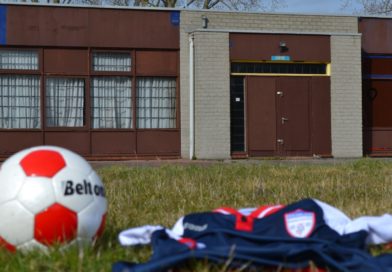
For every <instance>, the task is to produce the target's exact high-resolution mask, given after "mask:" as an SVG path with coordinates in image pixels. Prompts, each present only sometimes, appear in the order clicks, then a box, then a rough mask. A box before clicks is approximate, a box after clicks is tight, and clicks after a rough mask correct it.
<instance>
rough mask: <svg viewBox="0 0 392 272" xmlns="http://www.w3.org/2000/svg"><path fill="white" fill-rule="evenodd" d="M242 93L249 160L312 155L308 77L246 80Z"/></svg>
mask: <svg viewBox="0 0 392 272" xmlns="http://www.w3.org/2000/svg"><path fill="white" fill-rule="evenodd" d="M246 90H247V92H246V96H247V111H246V114H247V140H248V143H247V147H248V154H249V155H250V156H309V155H312V145H311V79H310V78H309V77H247V78H246Z"/></svg>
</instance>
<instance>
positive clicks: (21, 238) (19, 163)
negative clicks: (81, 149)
mask: <svg viewBox="0 0 392 272" xmlns="http://www.w3.org/2000/svg"><path fill="white" fill-rule="evenodd" d="M106 212H107V200H106V198H105V190H104V187H103V184H102V182H101V179H100V178H99V176H98V175H97V174H96V173H95V171H94V170H93V169H92V168H91V166H90V165H89V164H88V162H87V161H86V160H84V159H83V158H82V157H80V156H79V155H77V154H75V153H73V152H71V151H69V150H67V149H64V148H60V147H55V146H38V147H33V148H29V149H26V150H23V151H20V152H18V153H16V154H14V155H13V156H11V157H10V158H8V159H7V160H6V161H5V162H4V163H3V164H2V165H1V169H0V246H3V247H5V248H7V249H8V250H10V251H15V250H30V249H32V248H37V247H38V248H42V249H47V248H48V247H49V246H52V245H69V244H73V243H77V242H79V241H80V242H83V241H89V242H91V241H94V240H95V239H96V238H98V237H99V236H100V235H101V234H102V232H103V228H104V225H105V217H106Z"/></svg>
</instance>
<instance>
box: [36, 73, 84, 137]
mask: <svg viewBox="0 0 392 272" xmlns="http://www.w3.org/2000/svg"><path fill="white" fill-rule="evenodd" d="M48 78H72V79H82V80H83V81H84V110H83V120H84V125H83V126H80V127H65V126H64V127H61V126H59V127H52V126H48V125H47V113H46V94H47V89H46V80H47V79H48ZM41 82H43V84H42V85H44V86H42V88H44V90H45V91H44V92H43V95H42V100H43V103H44V104H43V106H42V111H43V120H42V123H43V130H44V131H86V130H88V129H89V125H90V116H89V115H88V114H87V113H88V111H89V110H90V98H89V77H88V76H80V75H78V76H74V75H57V74H56V75H44V76H43V77H42V81H41Z"/></svg>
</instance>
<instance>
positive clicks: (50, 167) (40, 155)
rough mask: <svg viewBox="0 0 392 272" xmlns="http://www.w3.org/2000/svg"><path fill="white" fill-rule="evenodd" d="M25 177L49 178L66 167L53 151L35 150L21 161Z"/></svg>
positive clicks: (58, 155)
mask: <svg viewBox="0 0 392 272" xmlns="http://www.w3.org/2000/svg"><path fill="white" fill-rule="evenodd" d="M20 165H21V166H22V169H23V171H24V172H25V173H26V175H27V176H33V177H47V178H51V177H53V176H54V175H56V173H57V172H59V171H60V170H61V169H63V168H64V167H65V165H66V163H65V160H64V158H63V157H62V156H61V154H60V153H58V152H56V151H53V150H36V151H33V152H31V153H29V154H27V155H26V156H25V157H24V158H23V159H22V160H21V161H20Z"/></svg>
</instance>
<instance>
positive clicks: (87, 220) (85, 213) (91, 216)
mask: <svg viewBox="0 0 392 272" xmlns="http://www.w3.org/2000/svg"><path fill="white" fill-rule="evenodd" d="M106 212H107V201H106V199H105V198H99V199H96V200H94V202H93V203H91V204H90V205H89V206H88V207H87V208H85V209H84V210H82V211H81V212H79V213H78V237H82V238H86V239H94V236H96V235H97V232H98V230H100V232H102V231H103V227H104V224H105V222H103V220H105V219H106V217H104V215H105V214H106Z"/></svg>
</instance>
